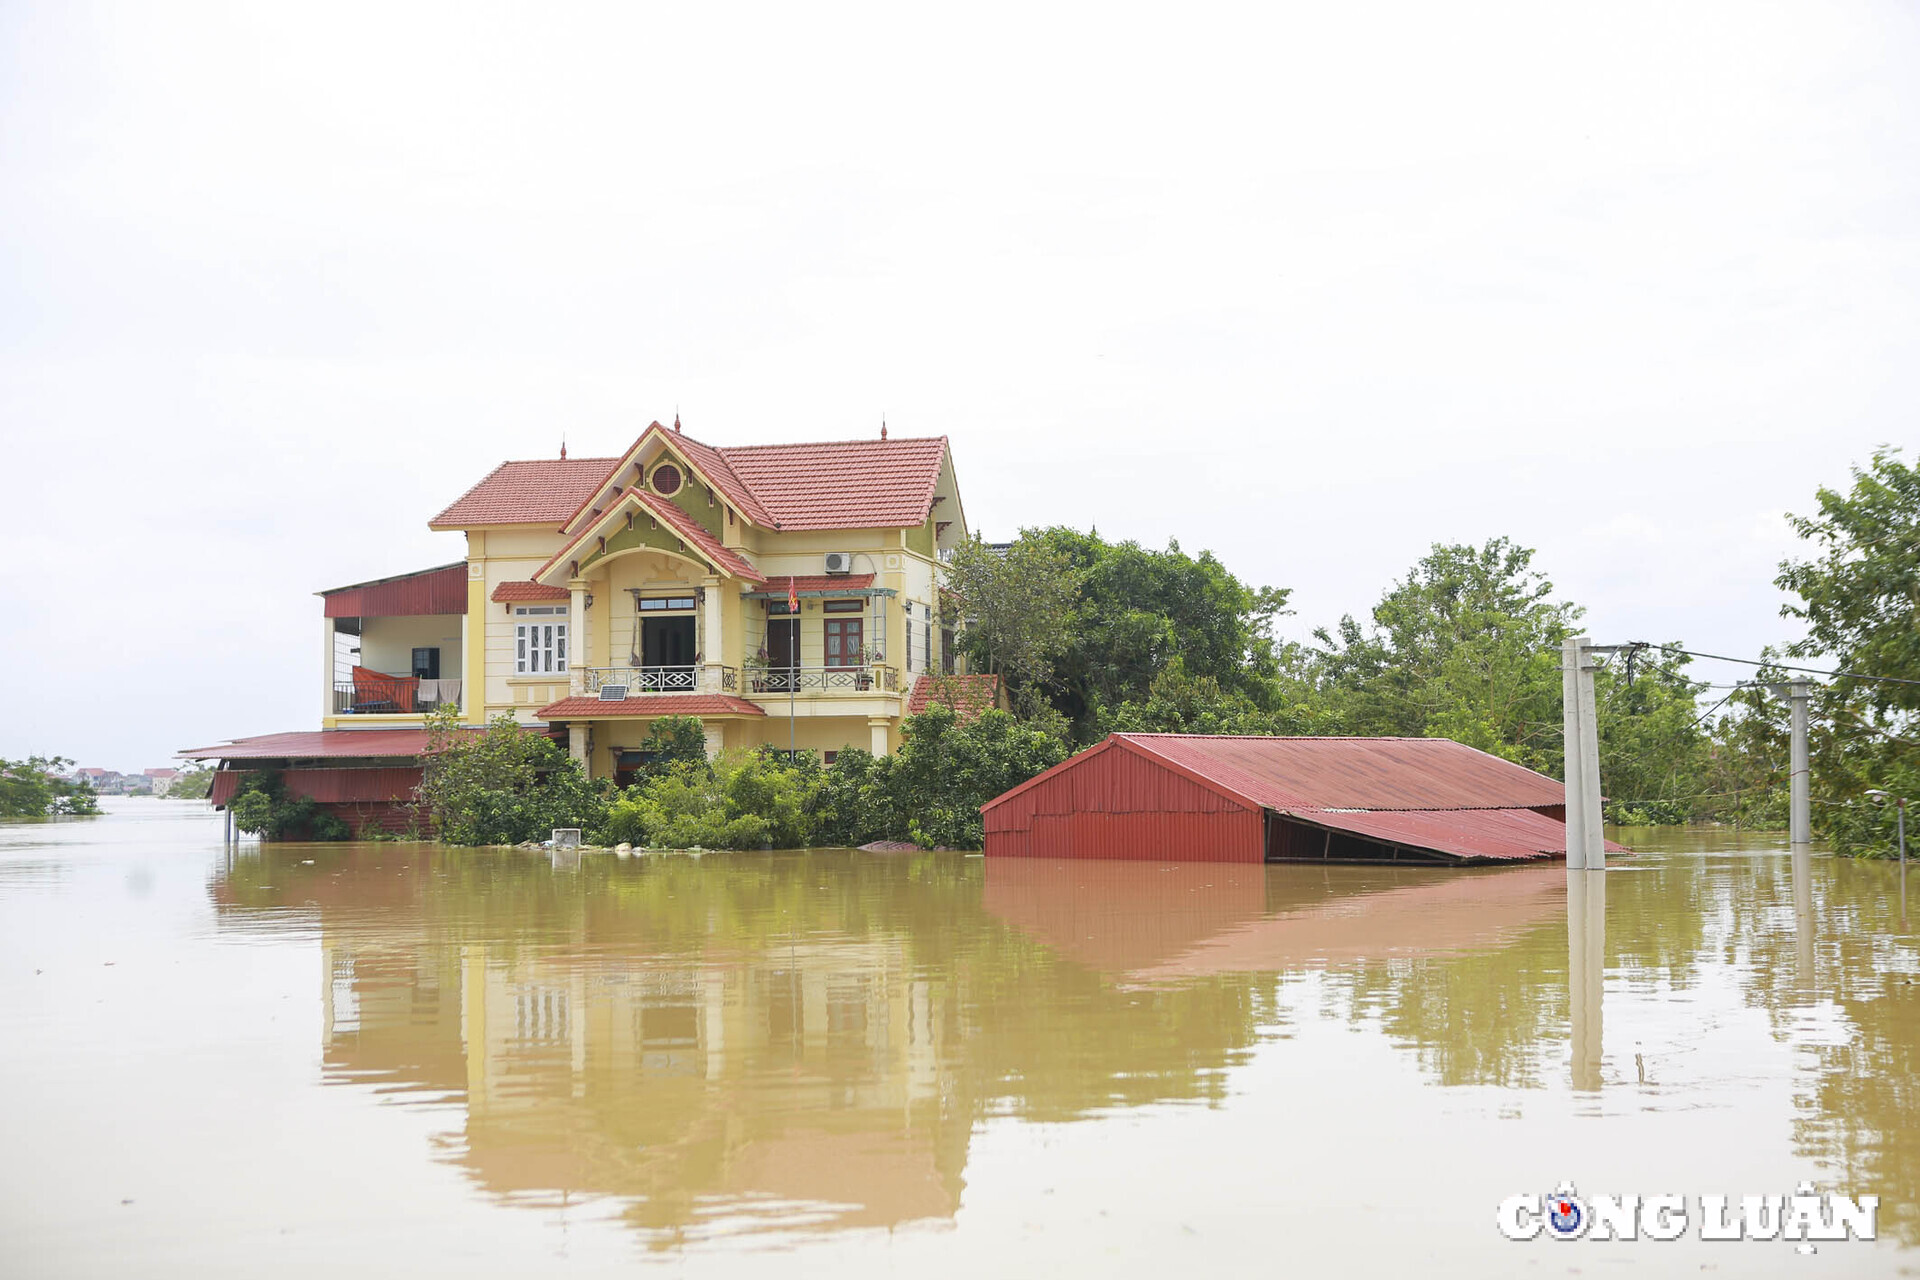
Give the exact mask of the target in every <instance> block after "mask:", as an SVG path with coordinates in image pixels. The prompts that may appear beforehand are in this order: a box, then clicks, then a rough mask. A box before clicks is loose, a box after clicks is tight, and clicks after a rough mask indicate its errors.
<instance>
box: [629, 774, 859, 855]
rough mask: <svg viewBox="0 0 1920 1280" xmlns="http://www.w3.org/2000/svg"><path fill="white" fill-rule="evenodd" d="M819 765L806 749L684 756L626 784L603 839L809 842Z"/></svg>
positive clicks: (760, 844)
mask: <svg viewBox="0 0 1920 1280" xmlns="http://www.w3.org/2000/svg"><path fill="white" fill-rule="evenodd" d="M820 783H821V779H820V769H819V766H818V765H817V764H815V763H814V761H813V758H812V757H811V756H810V755H803V756H801V757H800V758H799V759H797V760H793V761H787V760H783V759H781V758H780V757H778V756H775V755H774V754H773V753H772V752H766V751H761V752H727V753H725V754H723V755H721V756H720V757H719V758H718V759H716V760H714V761H713V762H712V763H711V764H709V763H707V762H706V761H704V760H703V761H701V762H699V763H694V762H692V761H686V760H682V761H680V762H678V763H676V764H674V765H672V766H670V767H669V768H668V769H667V770H666V771H665V772H663V773H660V774H658V775H656V776H654V777H651V778H648V779H647V780H646V781H645V782H642V783H640V784H639V785H637V786H633V787H629V788H628V789H627V791H626V793H625V794H624V795H622V796H621V797H620V798H619V799H618V800H616V801H614V802H613V804H612V805H610V806H609V807H608V809H607V816H606V820H605V822H604V823H603V825H602V826H601V828H600V830H599V831H598V832H597V833H596V838H597V839H599V840H600V841H601V842H602V843H618V842H622V841H624V842H626V843H629V844H645V845H652V846H654V847H656V848H673V849H690V848H696V847H698V848H702V849H763V848H767V847H770V846H771V847H778V848H783V849H792V848H800V847H803V846H805V845H807V844H809V843H810V842H811V838H812V835H813V825H814V824H813V817H812V812H813V809H814V807H815V805H814V797H815V795H816V793H817V792H818V791H819V789H820Z"/></svg>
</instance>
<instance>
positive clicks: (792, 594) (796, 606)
mask: <svg viewBox="0 0 1920 1280" xmlns="http://www.w3.org/2000/svg"><path fill="white" fill-rule="evenodd" d="M787 612H788V613H798V612H800V593H799V592H798V591H796V590H794V586H793V579H792V578H788V579H787Z"/></svg>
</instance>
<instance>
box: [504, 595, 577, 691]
mask: <svg viewBox="0 0 1920 1280" xmlns="http://www.w3.org/2000/svg"><path fill="white" fill-rule="evenodd" d="M513 612H514V617H515V619H516V621H515V622H514V624H513V670H514V674H516V675H523V676H531V675H548V674H556V673H563V672H565V671H566V669H567V622H566V617H565V615H566V610H565V609H560V608H555V607H552V606H548V605H522V606H521V607H520V608H518V609H515V610H514V611H513ZM556 615H558V616H556Z"/></svg>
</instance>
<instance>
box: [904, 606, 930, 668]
mask: <svg viewBox="0 0 1920 1280" xmlns="http://www.w3.org/2000/svg"><path fill="white" fill-rule="evenodd" d="M908 647H909V648H911V647H912V646H908ZM920 669H921V670H922V671H931V670H933V606H932V605H930V604H923V605H921V606H920Z"/></svg>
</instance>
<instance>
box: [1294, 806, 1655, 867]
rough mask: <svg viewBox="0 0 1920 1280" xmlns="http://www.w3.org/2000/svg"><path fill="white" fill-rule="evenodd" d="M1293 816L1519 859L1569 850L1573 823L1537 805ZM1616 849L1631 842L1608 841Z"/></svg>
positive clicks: (1370, 834) (1424, 845) (1415, 843)
mask: <svg viewBox="0 0 1920 1280" xmlns="http://www.w3.org/2000/svg"><path fill="white" fill-rule="evenodd" d="M1289 816H1291V817H1294V818H1297V819H1298V820H1299V821H1301V822H1305V823H1309V824H1311V825H1313V826H1316V827H1328V828H1331V829H1333V830H1335V831H1345V832H1348V833H1350V834H1352V835H1356V836H1360V837H1363V838H1364V839H1367V840H1376V841H1379V842H1380V843H1382V844H1392V845H1404V846H1406V847H1407V848H1410V849H1427V850H1431V851H1433V852H1435V853H1447V854H1452V855H1453V856H1454V857H1456V858H1492V859H1495V860H1497V861H1502V862H1505V861H1517V860H1522V859H1527V858H1540V857H1554V856H1557V855H1564V854H1565V853H1566V851H1567V826H1566V824H1565V823H1564V822H1561V821H1560V820H1559V819H1557V818H1549V817H1547V816H1546V815H1545V814H1543V813H1536V812H1534V811H1533V810H1532V809H1394V810H1386V809H1376V810H1365V811H1357V812H1356V811H1350V810H1341V811H1332V810H1327V809H1300V810H1296V811H1294V812H1292V813H1291V814H1290V815H1289ZM1607 848H1608V850H1609V851H1611V852H1614V853H1625V852H1627V848H1626V846H1625V845H1620V844H1615V843H1613V842H1612V841H1611V840H1609V841H1608V842H1607Z"/></svg>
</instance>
